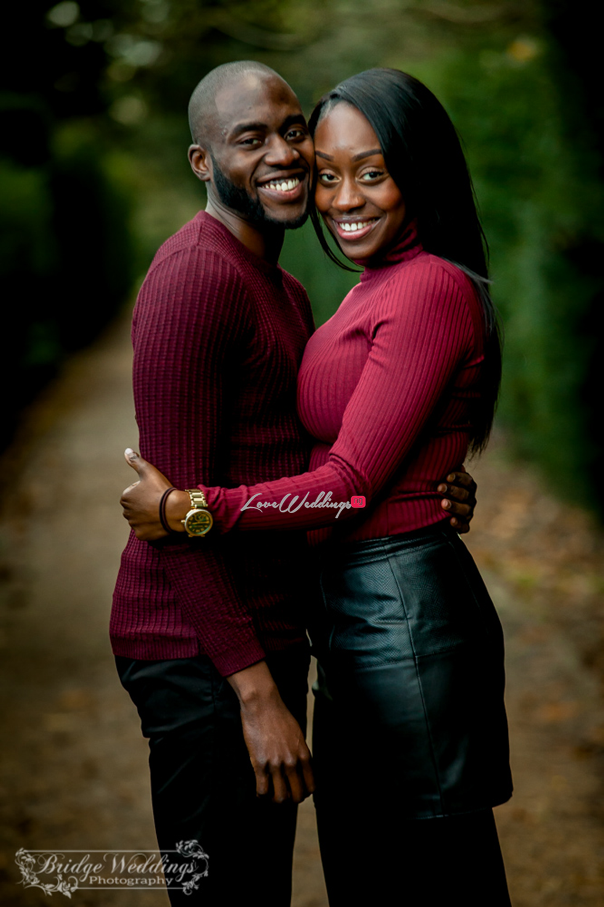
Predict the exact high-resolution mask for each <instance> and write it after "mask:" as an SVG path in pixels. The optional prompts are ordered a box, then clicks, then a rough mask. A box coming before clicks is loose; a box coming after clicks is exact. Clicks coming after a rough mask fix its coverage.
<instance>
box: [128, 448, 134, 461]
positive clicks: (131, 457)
mask: <svg viewBox="0 0 604 907" xmlns="http://www.w3.org/2000/svg"><path fill="white" fill-rule="evenodd" d="M126 456H127V457H128V459H129V460H133V459H134V457H135V456H136V454H135V453H134V451H133V450H132V448H131V447H127V448H126Z"/></svg>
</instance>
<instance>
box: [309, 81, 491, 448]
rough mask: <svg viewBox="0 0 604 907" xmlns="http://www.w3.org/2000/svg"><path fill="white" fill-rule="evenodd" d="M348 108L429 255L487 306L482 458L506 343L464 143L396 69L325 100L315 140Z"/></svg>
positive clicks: (474, 432) (478, 411) (313, 120)
mask: <svg viewBox="0 0 604 907" xmlns="http://www.w3.org/2000/svg"><path fill="white" fill-rule="evenodd" d="M342 101H346V102H347V103H348V104H352V106H353V107H356V108H357V110H359V111H360V112H361V113H362V114H363V115H364V116H365V117H366V118H367V120H368V121H369V122H370V124H371V126H372V128H373V130H374V132H375V134H376V135H377V137H378V140H379V143H380V147H381V149H382V154H383V155H384V161H385V163H386V167H387V168H388V171H389V173H390V175H391V176H392V178H393V180H394V182H395V183H396V185H397V186H398V188H399V189H400V191H401V194H402V196H403V199H404V201H405V205H406V207H407V218H406V222H407V223H408V222H409V221H410V220H411V219H413V218H416V219H417V231H418V236H419V239H420V242H421V243H422V245H423V247H424V249H425V250H426V251H427V252H432V253H433V254H434V255H438V256H439V257H441V258H445V259H447V260H448V261H450V262H452V263H453V264H455V265H457V266H458V267H459V268H461V270H463V271H464V272H465V273H466V274H467V275H468V276H469V277H470V278H471V279H472V280H473V282H474V285H475V287H476V289H477V292H478V294H479V297H480V299H481V301H482V305H483V310H484V320H485V332H486V344H485V361H484V365H483V368H482V370H481V389H480V390H481V392H480V398H479V399H477V400H476V402H475V404H474V405H473V411H472V413H471V429H470V447H471V449H472V450H473V451H481V450H483V449H484V447H485V446H486V443H487V441H488V439H489V434H490V431H491V427H492V424H493V417H494V414H495V406H496V403H497V395H498V393H499V385H500V383H501V340H500V332H499V325H498V321H497V313H496V311H495V307H494V305H493V302H492V300H491V297H490V294H489V291H488V284H489V279H488V270H487V254H488V246H487V241H486V238H485V235H484V232H483V230H482V226H481V224H480V220H479V218H478V213H477V210H476V202H475V198H474V188H473V186H472V180H471V179H470V174H469V172H468V167H467V164H466V160H465V157H464V154H463V151H462V148H461V144H460V142H459V137H458V135H457V132H456V131H455V127H454V126H453V123H452V122H451V120H450V119H449V116H448V114H447V112H446V110H445V109H444V107H443V106H442V104H441V103H440V101H438V100H437V99H436V98H435V97H434V95H433V94H432V92H431V91H430V90H429V89H428V88H426V86H425V85H424V84H423V83H422V82H420V81H419V80H418V79H415V78H414V77H413V76H410V75H408V74H407V73H404V72H400V71H399V70H397V69H368V70H366V71H365V72H361V73H358V74H357V75H355V76H351V77H350V78H349V79H346V80H345V81H344V82H341V83H340V84H339V85H338V86H337V87H336V88H334V89H333V91H330V92H328V93H327V94H325V95H324V96H323V97H322V98H321V100H320V101H319V103H318V104H317V106H316V107H315V109H314V110H313V112H312V114H311V117H310V120H309V128H310V131H311V134H312V135H313V137H314V134H315V130H316V128H317V125H318V123H319V121H320V119H321V118H322V116H324V115H325V114H326V113H327V112H328V111H329V110H331V108H332V107H333V106H335V105H336V104H338V103H340V102H342ZM311 218H312V221H313V224H314V227H315V230H316V231H317V235H318V237H319V241H320V243H321V245H322V246H323V248H324V249H325V251H326V252H327V254H328V255H329V257H330V258H331V259H332V260H333V261H335V262H336V264H339V265H340V266H343V265H342V262H341V261H340V260H339V259H338V258H337V256H336V255H335V254H334V252H333V251H332V249H331V248H330V246H329V244H328V242H327V239H326V238H325V235H324V233H323V230H322V226H321V221H320V218H319V215H318V213H317V212H316V210H313V212H312V213H311ZM344 267H345V266H344Z"/></svg>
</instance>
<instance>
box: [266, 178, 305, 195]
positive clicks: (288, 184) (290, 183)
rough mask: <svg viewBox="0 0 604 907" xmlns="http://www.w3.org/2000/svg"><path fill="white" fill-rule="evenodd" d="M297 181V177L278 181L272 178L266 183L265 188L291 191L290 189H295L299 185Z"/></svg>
mask: <svg viewBox="0 0 604 907" xmlns="http://www.w3.org/2000/svg"><path fill="white" fill-rule="evenodd" d="M299 183H300V180H299V179H298V177H295V178H294V179H292V180H281V181H280V182H277V180H274V181H273V182H271V183H266V184H265V188H267V189H276V190H277V192H291V190H292V189H295V188H296V186H298V185H299Z"/></svg>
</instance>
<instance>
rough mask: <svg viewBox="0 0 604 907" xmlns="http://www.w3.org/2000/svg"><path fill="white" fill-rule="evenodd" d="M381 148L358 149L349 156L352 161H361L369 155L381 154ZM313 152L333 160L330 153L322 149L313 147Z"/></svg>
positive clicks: (327, 159)
mask: <svg viewBox="0 0 604 907" xmlns="http://www.w3.org/2000/svg"><path fill="white" fill-rule="evenodd" d="M381 153H382V149H381V148H372V149H371V151H359V153H358V154H355V155H353V157H352V158H351V160H352V161H362V160H363V158H365V157H371V156H372V155H373V154H381ZM315 154H316V155H317V157H322V158H325V160H326V161H333V157H332V156H331V154H325V152H324V151H318V150H317V149H315Z"/></svg>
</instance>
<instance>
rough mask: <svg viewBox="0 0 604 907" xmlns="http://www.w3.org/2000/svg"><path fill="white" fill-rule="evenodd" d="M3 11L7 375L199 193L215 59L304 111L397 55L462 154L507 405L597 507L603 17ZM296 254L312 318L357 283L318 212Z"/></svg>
mask: <svg viewBox="0 0 604 907" xmlns="http://www.w3.org/2000/svg"><path fill="white" fill-rule="evenodd" d="M7 16H8V18H9V23H8V29H7V32H6V33H7V34H10V35H12V36H14V37H15V48H16V49H15V52H14V53H13V54H12V55H11V54H8V55H6V56H5V58H3V60H2V61H0V65H1V66H2V70H3V75H2V94H1V95H0V110H1V111H2V112H3V119H4V120H5V125H6V127H7V128H5V129H4V130H3V138H2V139H0V143H1V144H0V188H2V190H3V195H4V197H5V199H6V204H5V206H4V210H3V213H2V215H0V232H1V234H2V243H1V246H0V267H1V268H2V274H3V278H4V285H5V286H6V287H7V288H8V291H9V292H8V299H9V300H11V301H12V303H11V304H10V305H9V313H8V316H7V320H8V322H9V330H10V336H11V337H12V338H13V342H12V344H11V352H10V355H9V357H8V359H7V361H5V363H4V365H3V368H4V369H5V379H8V378H9V377H10V376H11V375H13V374H15V373H16V374H17V375H18V376H19V379H20V381H21V386H23V387H27V386H28V382H29V384H31V385H32V386H35V385H36V382H37V381H38V380H39V377H38V378H33V379H32V378H31V376H32V375H38V376H42V375H43V373H45V370H46V371H48V369H50V368H52V367H53V366H54V365H55V364H56V362H57V361H59V360H60V357H61V356H62V355H63V354H64V353H65V352H66V351H69V350H71V349H74V348H75V347H76V346H78V345H79V344H81V343H83V342H86V341H87V340H88V339H89V338H90V337H91V336H92V335H93V334H94V332H95V331H96V330H97V329H98V328H99V327H100V326H101V324H102V323H103V322H104V321H106V320H107V319H108V318H109V317H110V316H111V314H112V313H113V312H114V311H115V309H116V306H117V305H118V304H119V302H120V300H121V299H122V298H123V297H124V295H125V293H126V291H127V288H128V287H129V286H130V285H131V280H132V275H133V274H134V275H137V277H138V278H141V277H142V275H144V272H145V270H146V268H147V266H148V264H149V261H150V259H151V257H152V255H153V254H154V252H155V250H156V249H157V247H158V245H159V244H160V243H161V242H162V241H163V240H164V239H165V238H166V237H167V236H168V235H169V234H170V233H171V232H173V231H174V230H176V229H178V227H179V226H181V224H182V223H183V222H184V221H185V220H187V219H188V218H189V217H191V216H192V215H193V214H194V213H195V211H196V210H198V208H199V207H201V206H202V205H203V201H204V196H203V187H202V185H201V184H199V183H198V182H197V181H195V179H194V178H193V177H192V175H191V173H190V170H189V168H188V162H187V160H186V154H185V152H186V147H187V145H188V143H189V135H188V129H187V123H186V116H185V113H186V105H187V101H188V97H189V95H190V92H191V90H192V88H193V87H194V86H195V84H196V83H197V81H198V80H199V79H200V78H201V77H202V76H203V75H204V74H205V73H206V72H208V71H209V70H210V69H212V68H213V67H214V66H216V65H218V64H219V63H223V62H226V61H228V60H234V59H246V58H253V59H258V60H261V61H262V62H265V63H267V64H268V65H270V66H273V67H274V68H275V69H277V70H278V71H279V72H281V73H282V74H283V76H284V77H285V78H286V79H287V80H288V81H289V82H290V83H291V84H292V85H293V86H294V88H295V89H296V91H297V92H298V95H299V97H300V99H301V102H302V104H303V106H304V108H305V109H306V110H307V111H310V109H311V107H312V105H313V103H314V102H315V101H316V100H317V98H318V97H319V96H320V95H321V94H322V93H323V92H324V91H325V90H327V89H328V88H330V87H332V86H333V85H334V84H336V83H337V82H338V81H340V80H341V79H343V78H345V77H346V76H348V75H350V74H352V73H353V72H356V71H358V70H361V69H366V68H368V67H371V66H380V65H384V66H395V67H398V68H400V69H405V70H407V71H410V72H412V73H414V74H415V75H418V76H419V77H420V78H422V79H423V80H424V81H425V82H426V83H427V84H428V85H429V86H430V87H431V88H432V89H433V90H434V91H435V93H436V94H437V95H438V96H439V97H440V98H441V99H442V100H443V102H444V103H445V106H447V108H448V110H449V111H450V113H451V115H452V117H453V120H454V122H455V123H456V125H457V127H458V129H459V131H460V133H461V135H462V138H463V140H464V142H465V146H466V149H467V152H468V157H469V160H470V164H471V169H472V172H473V175H474V178H475V184H476V189H477V195H478V198H479V202H480V205H481V209H482V213H483V219H484V223H485V227H486V230H487V234H488V236H489V240H490V244H491V253H492V259H491V260H492V271H493V277H494V284H493V293H494V296H495V299H496V301H497V303H498V305H499V307H500V309H501V313H502V317H503V321H504V326H505V334H506V352H505V374H504V388H503V394H502V399H501V406H500V418H501V420H502V422H504V423H505V425H506V427H507V429H508V433H509V434H510V437H511V438H512V440H513V443H514V446H515V449H516V451H517V452H518V453H519V454H521V455H523V456H527V457H530V458H531V459H533V460H535V461H536V462H538V463H539V464H540V465H541V466H542V468H543V469H544V470H545V472H546V473H547V474H548V475H549V476H550V477H551V478H552V479H553V480H554V482H555V487H556V488H558V489H559V490H560V491H562V492H565V493H567V494H570V495H571V496H573V497H574V498H575V499H576V500H581V501H583V502H585V503H588V504H589V505H591V506H595V507H599V508H600V511H601V512H604V493H603V492H602V491H600V482H599V474H600V471H601V467H602V465H604V463H603V462H602V448H601V445H600V441H599V426H598V425H597V424H596V423H597V417H598V415H599V401H598V399H597V396H598V394H597V390H598V387H599V381H598V378H599V372H598V370H597V365H598V364H599V358H600V349H601V344H602V334H603V324H602V317H603V316H602V311H603V309H602V305H601V297H602V276H601V274H600V270H601V269H600V268H599V261H600V258H601V252H602V240H603V229H604V228H603V224H602V182H601V169H602V158H603V154H604V131H603V122H604V112H603V111H604V107H603V102H602V100H601V98H600V94H601V93H600V92H599V87H598V86H599V79H598V75H599V73H598V72H597V67H598V61H599V48H598V47H597V43H596V42H597V31H596V29H594V28H588V27H585V26H584V24H583V23H582V21H581V17H579V16H577V13H576V8H574V7H573V6H572V5H571V4H570V2H569V0H454V2H444V0H374V2H372V3H371V4H368V3H366V2H364V0H202V2H200V0H82V2H81V3H79V4H78V3H76V2H74V0H64V2H60V3H58V4H53V3H52V2H43V0H34V2H33V3H30V4H28V5H27V7H26V6H25V5H22V7H21V8H19V7H17V6H16V5H13V6H11V7H10V8H9V9H8V10H7ZM128 228H130V231H129V232H128ZM282 264H283V266H284V267H286V268H287V269H288V270H291V271H293V273H295V274H296V275H297V276H298V277H300V279H301V280H302V281H303V283H304V284H305V286H306V287H307V289H308V291H309V295H310V297H311V299H312V301H313V305H314V308H315V313H316V316H317V321H318V322H321V321H323V320H325V318H327V317H329V315H330V314H331V313H332V312H333V311H334V309H335V308H336V306H337V304H338V302H339V301H340V299H341V298H342V296H343V295H344V293H345V292H346V291H347V289H348V288H349V287H350V286H351V285H352V283H354V280H355V277H354V275H351V274H348V273H346V272H340V271H338V270H337V269H336V268H335V267H334V266H332V265H331V264H330V263H329V262H328V261H327V260H326V258H325V256H324V255H323V253H322V252H321V251H320V249H319V247H318V245H317V243H316V241H315V239H314V237H313V235H312V231H311V229H310V227H305V228H303V229H302V230H300V231H296V232H290V233H288V234H287V236H286V243H285V248H284V252H283V257H282ZM28 375H29V376H30V377H29V378H28V377H27V376H28ZM24 376H25V378H24ZM30 379H31V380H30ZM5 386H7V385H6V380H5ZM12 386H15V383H14V382H12Z"/></svg>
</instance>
